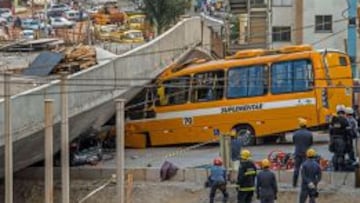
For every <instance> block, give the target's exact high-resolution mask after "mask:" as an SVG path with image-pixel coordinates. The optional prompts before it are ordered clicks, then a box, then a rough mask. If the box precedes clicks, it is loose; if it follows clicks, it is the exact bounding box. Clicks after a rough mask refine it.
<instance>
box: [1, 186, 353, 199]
mask: <svg viewBox="0 0 360 203" xmlns="http://www.w3.org/2000/svg"><path fill="white" fill-rule="evenodd" d="M104 182H106V180H92V181H91V180H89V181H79V180H72V181H71V189H70V199H71V202H78V201H79V200H80V199H82V198H83V197H85V196H86V195H87V194H89V193H90V192H91V191H92V190H94V189H96V188H97V187H99V186H101V185H102V184H104ZM43 187H44V185H43V182H42V181H40V182H39V181H22V180H15V182H14V188H15V191H14V198H15V199H14V202H15V203H17V202H19V203H37V202H43V200H44V196H43V195H44V194H43V192H44V189H43ZM0 191H3V186H0ZM2 193H3V192H2ZM2 193H1V194H0V199H2V198H3V194H2ZM229 193H230V197H231V198H230V200H229V203H231V202H236V191H235V189H234V188H230V189H229ZM54 194H55V196H54V202H60V200H61V185H60V183H59V182H56V183H55V193H54ZM208 195H209V189H205V188H203V186H202V185H199V184H195V183H186V182H157V183H155V182H135V183H134V186H133V190H132V195H131V203H145V202H146V203H207V202H209V199H208ZM359 196H360V190H359V189H349V188H336V189H334V188H333V189H327V190H325V191H321V192H320V197H319V198H318V199H317V202H318V203H329V202H337V203H351V202H358V197H359ZM297 199H298V191H297V190H294V189H287V188H283V187H282V188H280V193H279V194H278V201H277V202H278V203H291V202H297ZM216 200H217V201H216V202H221V194H220V192H218V193H217V196H216ZM104 202H106V203H115V202H118V200H117V199H116V185H115V184H110V185H109V186H107V187H106V188H105V189H104V190H102V191H100V192H98V193H96V194H95V195H94V196H92V197H91V198H89V199H88V200H87V201H86V203H104ZM254 202H256V201H254Z"/></svg>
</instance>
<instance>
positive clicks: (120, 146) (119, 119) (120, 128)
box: [115, 99, 125, 203]
mask: <svg viewBox="0 0 360 203" xmlns="http://www.w3.org/2000/svg"><path fill="white" fill-rule="evenodd" d="M115 102H116V191H117V193H116V194H117V199H118V201H119V203H125V190H124V179H125V174H124V168H125V162H124V157H125V144H124V142H125V139H124V138H125V133H124V118H125V116H124V111H125V109H124V106H125V105H124V104H125V100H124V99H117V100H115Z"/></svg>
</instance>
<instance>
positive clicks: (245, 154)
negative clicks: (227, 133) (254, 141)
mask: <svg viewBox="0 0 360 203" xmlns="http://www.w3.org/2000/svg"><path fill="white" fill-rule="evenodd" d="M250 157H251V152H250V151H249V150H247V149H244V150H241V152H240V158H241V159H243V160H248V159H249V158H250Z"/></svg>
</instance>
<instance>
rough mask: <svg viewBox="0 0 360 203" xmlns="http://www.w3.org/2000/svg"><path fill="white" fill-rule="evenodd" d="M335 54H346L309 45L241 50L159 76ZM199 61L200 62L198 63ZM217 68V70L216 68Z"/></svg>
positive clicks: (181, 67)
mask: <svg viewBox="0 0 360 203" xmlns="http://www.w3.org/2000/svg"><path fill="white" fill-rule="evenodd" d="M325 51H326V52H336V53H340V54H346V53H344V52H342V51H340V50H337V49H331V48H330V49H317V50H316V49H313V48H312V47H311V46H310V45H296V46H285V47H282V48H279V49H273V50H265V49H250V50H242V51H239V52H237V53H236V54H234V55H233V56H229V57H226V58H225V59H222V60H212V61H206V60H199V59H197V60H196V59H195V60H192V61H190V62H189V63H185V65H184V64H182V65H181V64H180V65H179V66H180V67H177V66H176V65H175V68H174V66H173V67H172V68H174V69H172V70H171V71H166V72H167V73H169V72H170V74H164V75H162V76H160V78H161V80H166V79H170V78H173V77H178V76H181V75H189V74H192V73H196V72H199V70H200V71H211V70H214V71H215V70H221V69H226V68H229V67H234V66H250V65H256V64H261V63H263V64H265V63H270V62H274V61H285V60H291V59H292V60H293V59H299V58H307V57H309V56H310V55H311V54H316V53H317V54H322V53H324V52H325ZM199 61H200V62H199ZM217 67H218V68H217Z"/></svg>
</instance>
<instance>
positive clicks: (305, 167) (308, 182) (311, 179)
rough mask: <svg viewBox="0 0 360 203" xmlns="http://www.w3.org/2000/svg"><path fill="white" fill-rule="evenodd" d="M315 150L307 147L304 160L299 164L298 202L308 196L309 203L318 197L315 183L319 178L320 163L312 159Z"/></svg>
mask: <svg viewBox="0 0 360 203" xmlns="http://www.w3.org/2000/svg"><path fill="white" fill-rule="evenodd" d="M315 156H316V151H315V150H314V149H311V148H310V149H308V150H307V151H306V157H307V159H306V161H305V162H304V163H303V164H302V165H301V179H302V183H301V191H300V201H299V202H300V203H305V202H306V200H307V198H308V197H309V202H310V203H315V198H317V197H318V195H319V193H318V191H317V185H318V183H319V182H320V180H321V168H320V165H319V164H318V163H317V162H316V160H315V159H314V158H315Z"/></svg>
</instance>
